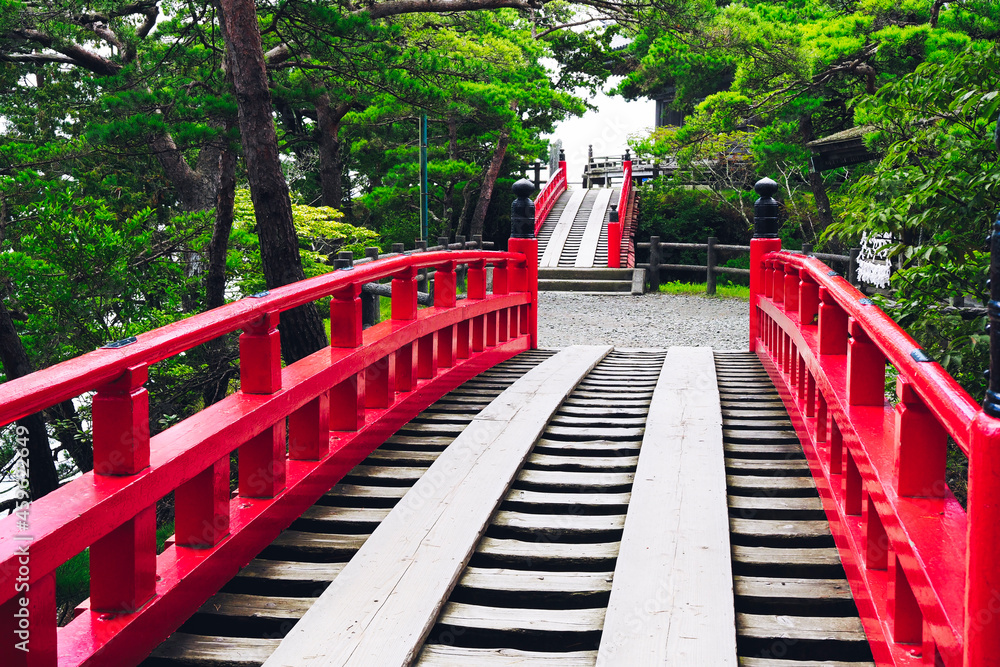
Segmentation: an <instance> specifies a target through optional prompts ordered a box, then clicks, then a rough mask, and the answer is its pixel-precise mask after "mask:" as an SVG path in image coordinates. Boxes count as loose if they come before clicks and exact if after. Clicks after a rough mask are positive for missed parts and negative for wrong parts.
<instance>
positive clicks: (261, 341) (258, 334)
mask: <svg viewBox="0 0 1000 667" xmlns="http://www.w3.org/2000/svg"><path fill="white" fill-rule="evenodd" d="M277 326H278V313H266V314H264V315H263V316H261V317H260V318H258V319H256V320H254V321H252V322H250V323H248V324H247V325H246V326H245V327H244V331H245V333H244V334H243V335H241V336H240V391H242V392H243V393H245V394H273V393H274V392H276V391H278V390H279V389H281V336H280V335H279V334H278V329H277Z"/></svg>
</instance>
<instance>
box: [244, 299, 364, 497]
mask: <svg viewBox="0 0 1000 667" xmlns="http://www.w3.org/2000/svg"><path fill="white" fill-rule="evenodd" d="M358 303H359V307H360V301H359V302H358ZM277 326H278V313H267V314H265V315H263V316H261V317H260V318H258V319H257V320H254V321H253V322H251V323H249V324H248V325H247V326H246V327H244V333H243V335H242V336H240V391H242V392H243V393H244V394H273V393H274V392H276V391H278V390H279V389H281V340H280V337H279V335H278V330H277ZM239 480H240V481H239V485H240V495H241V496H243V497H247V498H273V497H274V496H276V495H277V494H278V493H279V492H280V491H281V490H282V489H284V488H285V420H284V419H282V420H281V421H280V422H278V423H277V424H272V425H271V426H269V427H268V428H266V429H264V431H263V432H261V433H260V434H258V435H256V436H254V437H253V438H251V439H250V440H248V441H247V442H246V443H244V444H243V445H241V446H240V462H239Z"/></svg>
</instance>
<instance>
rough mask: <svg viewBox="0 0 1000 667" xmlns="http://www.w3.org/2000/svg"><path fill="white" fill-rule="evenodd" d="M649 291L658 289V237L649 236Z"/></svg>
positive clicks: (657, 290)
mask: <svg viewBox="0 0 1000 667" xmlns="http://www.w3.org/2000/svg"><path fill="white" fill-rule="evenodd" d="M649 291H650V292H654V293H655V292H659V291H660V237H659V236H651V237H649Z"/></svg>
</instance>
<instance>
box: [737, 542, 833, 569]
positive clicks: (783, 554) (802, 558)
mask: <svg viewBox="0 0 1000 667" xmlns="http://www.w3.org/2000/svg"><path fill="white" fill-rule="evenodd" d="M733 560H734V561H738V562H740V563H748V564H756V565H774V564H776V563H780V564H790V565H806V566H836V565H840V554H838V553H837V548H836V547H819V548H814V549H799V548H795V549H787V548H778V547H744V546H740V545H737V544H734V545H733Z"/></svg>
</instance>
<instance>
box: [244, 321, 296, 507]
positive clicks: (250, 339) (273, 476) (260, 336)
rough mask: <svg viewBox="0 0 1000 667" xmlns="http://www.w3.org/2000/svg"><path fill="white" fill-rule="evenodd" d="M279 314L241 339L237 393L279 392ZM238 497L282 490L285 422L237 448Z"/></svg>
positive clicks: (270, 495)
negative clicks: (238, 387) (238, 391)
mask: <svg viewBox="0 0 1000 667" xmlns="http://www.w3.org/2000/svg"><path fill="white" fill-rule="evenodd" d="M277 326H278V313H267V314H266V315H264V316H262V317H260V318H259V319H257V320H255V321H254V322H251V323H249V324H248V325H247V326H246V327H244V333H243V335H242V336H240V391H242V392H243V393H244V394H273V393H274V392H276V391H278V390H279V389H281V338H280V336H279V334H278V329H277ZM239 485H240V495H241V496H243V497H246V498H273V497H274V496H275V495H277V494H278V493H279V492H280V491H281V490H282V489H284V488H285V420H284V419H282V420H281V421H280V422H278V423H276V424H272V425H270V426H268V427H267V428H266V429H264V431H263V432H261V433H260V434H258V435H256V436H254V437H253V438H251V439H250V440H248V441H247V442H246V443H244V444H243V445H241V446H240V462H239Z"/></svg>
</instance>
